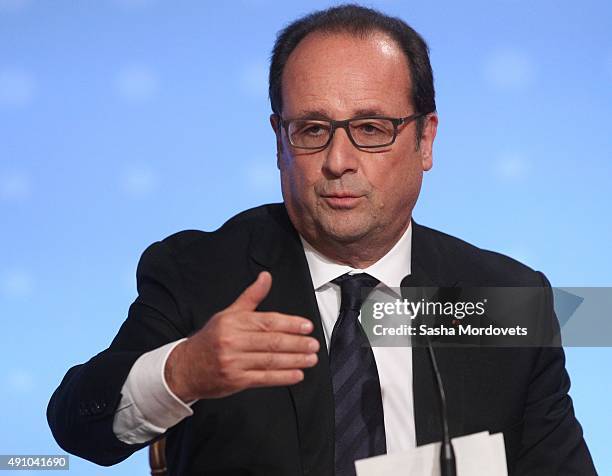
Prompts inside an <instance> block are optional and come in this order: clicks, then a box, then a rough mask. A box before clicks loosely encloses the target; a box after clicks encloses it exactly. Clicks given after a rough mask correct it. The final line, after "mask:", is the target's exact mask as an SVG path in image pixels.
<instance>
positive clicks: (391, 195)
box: [368, 156, 423, 209]
mask: <svg viewBox="0 0 612 476" xmlns="http://www.w3.org/2000/svg"><path fill="white" fill-rule="evenodd" d="M422 175H423V174H422V170H421V168H420V164H419V162H418V159H417V158H416V157H412V156H408V157H402V158H398V159H396V160H389V166H387V167H376V168H375V169H373V170H371V171H370V173H369V174H368V179H369V181H370V184H371V186H372V189H373V190H374V194H373V195H374V197H373V201H374V205H375V206H377V207H379V208H388V209H396V208H403V207H405V206H406V205H409V204H411V203H412V202H413V201H414V199H415V197H416V196H418V193H419V190H420V188H421V180H422Z"/></svg>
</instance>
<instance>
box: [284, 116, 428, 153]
mask: <svg viewBox="0 0 612 476" xmlns="http://www.w3.org/2000/svg"><path fill="white" fill-rule="evenodd" d="M427 114H429V113H422V112H420V113H416V114H411V115H410V116H405V117H387V116H362V117H353V118H351V119H344V120H342V121H334V120H331V119H315V118H308V117H300V118H297V119H288V120H285V119H283V118H282V117H281V116H280V115H279V116H278V118H279V121H280V125H281V127H282V128H283V129H285V134H286V135H287V138H288V139H289V143H290V144H291V146H292V147H295V148H296V149H310V150H319V149H321V150H323V149H325V148H326V147H327V146H328V145H329V143H330V142H331V141H332V139H333V138H334V133H335V132H336V129H344V131H345V132H346V135H347V136H348V138H349V140H350V141H351V143H352V144H353V145H354V146H355V147H356V148H357V149H379V148H381V147H388V146H390V145H392V144H393V143H394V142H395V139H396V138H397V129H398V127H399V126H401V125H404V124H409V123H410V122H412V121H414V120H415V119H418V118H419V117H424V116H426V115H427ZM367 119H386V120H388V121H390V122H391V123H392V124H393V137H392V138H391V140H390V141H389V142H387V143H386V144H380V145H359V144H357V142H355V139H353V135H352V134H351V131H350V128H349V124H350V123H351V122H353V121H363V120H367ZM308 120H311V121H318V122H323V123H327V124H329V127H330V133H329V138H328V139H327V142H326V143H325V144H323V145H320V146H316V147H309V146H303V145H295V144H294V143H293V141H292V140H291V136H290V135H289V125H290V124H291V123H292V122H294V121H308Z"/></svg>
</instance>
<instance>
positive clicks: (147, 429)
mask: <svg viewBox="0 0 612 476" xmlns="http://www.w3.org/2000/svg"><path fill="white" fill-rule="evenodd" d="M184 340H185V339H180V340H178V341H175V342H170V343H169V344H166V345H163V346H161V347H159V348H157V349H155V350H152V351H150V352H147V353H145V354H143V355H141V356H140V357H139V358H138V360H136V362H135V363H134V365H133V366H132V369H131V370H130V373H129V374H128V377H127V379H126V381H125V383H124V384H123V387H122V389H121V393H122V397H121V401H120V402H119V406H118V407H117V411H116V412H115V418H114V420H113V431H114V433H115V435H116V436H117V438H118V439H120V440H121V441H123V442H125V443H128V444H135V443H144V442H146V441H149V440H151V439H153V438H154V437H156V436H157V435H160V434H162V433H164V432H165V431H166V430H167V429H168V428H170V427H171V426H174V425H176V424H177V423H178V422H180V421H181V420H183V419H184V418H186V417H188V416H191V415H193V410H192V409H191V408H190V405H192V404H193V403H195V401H196V400H194V401H193V402H189V404H185V403H184V402H183V401H182V400H181V399H180V398H179V397H177V396H176V395H175V394H174V393H173V392H172V390H170V387H169V386H168V383H167V382H166V379H165V376H164V370H165V367H166V361H167V360H168V356H169V355H170V353H171V352H172V350H173V349H174V348H175V347H176V346H177V345H178V344H179V343H181V342H183V341H184Z"/></svg>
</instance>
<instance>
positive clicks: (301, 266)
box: [251, 207, 334, 475]
mask: <svg viewBox="0 0 612 476" xmlns="http://www.w3.org/2000/svg"><path fill="white" fill-rule="evenodd" d="M273 216H274V225H273V226H269V225H270V224H269V223H265V224H262V227H261V228H260V229H258V230H256V231H255V232H254V233H253V242H252V247H251V257H252V259H253V268H252V269H253V275H254V276H255V275H256V274H257V273H259V272H260V271H262V270H267V271H270V273H271V274H272V289H271V291H270V293H269V295H268V296H267V297H266V299H265V300H264V301H263V302H262V303H261V305H260V306H259V308H258V309H259V310H261V311H275V312H282V313H286V314H293V315H298V316H302V317H306V318H308V319H310V320H311V321H312V322H313V324H314V330H313V333H312V336H313V337H315V338H316V339H317V340H318V341H319V344H320V350H319V353H318V357H319V363H318V364H317V365H316V366H315V367H313V368H309V369H305V371H304V380H303V381H302V382H300V383H298V384H296V385H292V386H290V387H288V389H289V393H290V396H291V399H292V402H293V405H294V408H295V414H296V420H297V427H298V435H299V443H300V449H301V455H302V468H303V471H304V473H305V474H317V475H327V474H329V471H330V470H331V468H333V467H334V465H333V461H334V460H333V457H334V453H333V452H334V400H333V391H332V384H331V377H330V373H329V363H328V354H327V346H326V343H325V336H324V334H323V327H322V324H321V318H320V315H319V309H318V305H317V301H316V298H315V292H314V288H313V284H312V280H311V277H310V271H309V269H308V263H307V261H306V256H305V255H304V250H303V247H302V244H301V241H300V239H299V236H298V234H297V232H296V231H295V229H294V228H293V226H292V225H291V222H290V221H289V217H288V216H287V214H286V211H285V209H284V207H283V208H282V209H281V210H279V211H278V213H274V215H273Z"/></svg>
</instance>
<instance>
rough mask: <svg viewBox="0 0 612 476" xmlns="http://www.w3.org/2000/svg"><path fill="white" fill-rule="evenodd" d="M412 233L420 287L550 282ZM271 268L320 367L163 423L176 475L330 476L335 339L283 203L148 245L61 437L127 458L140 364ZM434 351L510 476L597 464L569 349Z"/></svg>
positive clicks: (58, 409)
mask: <svg viewBox="0 0 612 476" xmlns="http://www.w3.org/2000/svg"><path fill="white" fill-rule="evenodd" d="M412 239H413V242H412V263H411V266H412V273H413V277H412V282H413V283H414V284H422V285H434V284H435V285H438V286H453V285H456V283H462V284H465V285H474V286H477V285H487V286H548V282H547V281H546V278H545V277H544V276H543V275H542V274H541V273H537V272H535V271H533V270H531V269H529V268H527V267H526V266H524V265H522V264H520V263H518V262H517V261H514V260H512V259H510V258H508V257H505V256H502V255H500V254H497V253H492V252H489V251H484V250H481V249H478V248H476V247H474V246H472V245H469V244H468V243H465V242H463V241H461V240H458V239H456V238H453V237H451V236H448V235H445V234H443V233H440V232H438V231H434V230H432V229H429V228H426V227H424V226H420V225H418V224H416V223H414V222H413V238H412ZM262 270H268V271H270V272H271V274H272V276H273V284H272V289H271V291H270V294H269V295H268V296H267V298H266V299H265V300H264V301H263V302H262V304H261V305H260V307H259V310H270V311H278V312H283V313H288V314H295V315H301V316H305V317H307V318H309V319H311V320H312V321H313V323H314V332H313V335H314V336H315V337H317V338H318V339H319V341H320V342H321V350H320V352H319V364H318V365H317V366H315V367H314V368H312V369H307V370H306V371H305V379H304V381H302V382H301V383H299V384H297V385H294V386H291V387H276V388H261V389H252V390H246V391H243V392H240V393H238V394H235V395H232V396H229V397H226V398H221V399H213V400H200V401H198V402H196V403H195V404H194V405H193V409H194V412H195V413H194V415H193V416H192V417H189V418H187V419H185V420H183V421H182V422H180V423H179V424H178V425H176V426H175V427H173V428H170V429H169V430H168V431H167V433H166V436H167V450H166V451H167V459H168V463H169V468H170V474H173V475H195V474H197V475H218V476H221V475H224V476H229V475H253V476H255V475H258V476H275V475H278V476H280V475H283V476H285V475H287V476H289V475H291V476H294V475H313V476H332V475H333V460H334V455H333V452H334V441H333V435H334V404H333V393H332V386H331V379H330V373H329V366H328V357H327V349H326V345H325V340H324V336H323V330H322V327H321V321H320V317H319V313H318V308H317V302H316V299H315V294H314V289H313V285H312V282H311V279H310V274H309V270H308V265H307V262H306V258H305V255H304V252H303V249H302V245H301V243H300V240H299V237H298V235H297V233H296V231H295V229H294V228H293V226H292V225H291V222H290V221H289V218H288V216H287V213H286V210H285V208H284V206H283V205H281V204H275V205H265V206H262V207H258V208H255V209H252V210H248V211H246V212H243V213H241V214H239V215H237V216H235V217H234V218H232V219H231V220H229V221H228V222H227V223H226V224H225V225H223V226H222V227H221V228H220V229H219V230H217V231H214V232H210V233H207V232H201V231H183V232H180V233H177V234H175V235H172V236H170V237H168V238H166V239H165V240H163V241H161V242H157V243H154V244H153V245H151V246H150V247H149V248H148V249H147V250H146V251H145V252H144V253H143V256H142V258H141V260H140V263H139V265H138V271H137V281H138V298H137V299H136V300H135V302H134V303H133V304H132V305H131V307H130V309H129V315H128V318H127V319H126V321H125V322H124V323H123V325H122V326H121V328H120V330H119V332H118V334H117V336H116V337H115V339H114V340H113V342H112V343H111V345H110V347H109V348H108V349H106V350H104V351H103V352H101V353H99V354H98V355H96V356H95V357H93V358H92V359H91V360H89V361H88V362H86V363H84V364H81V365H77V366H75V367H73V368H71V369H70V370H69V371H68V373H67V374H66V376H65V377H64V379H63V380H62V382H61V384H60V386H59V387H58V388H57V390H56V391H55V393H54V394H53V396H52V397H51V401H50V402H49V406H48V410H47V417H48V421H49V425H50V427H51V430H52V432H53V435H54V437H55V439H56V440H57V442H58V443H59V445H60V446H61V447H62V448H63V449H64V450H66V451H68V452H70V453H73V454H75V455H78V456H80V457H83V458H86V459H88V460H90V461H93V462H95V463H98V464H101V465H113V464H116V463H118V462H120V461H122V460H124V459H125V458H127V457H128V456H130V455H131V454H132V453H133V452H134V451H136V450H138V449H140V448H142V447H143V446H145V445H128V444H125V443H123V442H121V441H119V440H118V439H117V438H116V437H115V435H114V433H113V430H112V423H113V415H114V413H115V410H116V408H117V405H118V403H119V401H120V399H121V388H122V386H123V383H124V381H125V379H126V377H127V375H128V373H129V371H130V369H131V367H132V365H133V363H134V362H135V360H136V359H138V357H139V356H140V355H142V354H143V353H144V352H147V351H150V350H152V349H155V348H157V347H159V346H161V345H163V344H166V343H168V342H171V341H174V340H177V339H180V338H182V337H186V336H189V335H191V334H192V333H194V332H195V331H196V330H197V329H199V328H201V327H202V326H203V325H204V324H205V323H206V322H207V320H208V319H209V318H210V317H211V316H212V315H213V314H215V313H216V312H218V311H220V310H222V309H224V308H225V307H227V306H228V305H229V304H230V303H232V302H233V301H234V300H235V299H236V297H237V296H238V295H239V294H240V293H241V291H242V290H243V289H244V288H245V287H247V286H248V285H249V284H251V283H252V282H253V280H254V279H255V278H256V276H257V274H258V273H259V272H260V271H262ZM551 314H552V311H551ZM552 315H553V316H554V314H552ZM437 357H438V361H439V362H438V363H439V367H440V371H441V373H442V377H443V380H444V385H445V387H446V393H447V396H448V397H447V398H448V405H449V418H450V431H451V436H459V435H463V434H470V433H474V432H477V431H482V430H490V431H491V432H497V431H503V432H504V437H505V441H506V453H507V460H508V466H509V470H510V472H511V474H517V475H526V474H532V475H561V474H563V475H570V474H572V475H581V476H585V475H591V474H595V469H594V467H593V463H592V461H591V457H590V455H589V452H588V449H587V447H586V445H585V442H584V440H583V437H582V430H581V427H580V425H579V423H578V422H577V421H576V418H575V417H574V411H573V407H572V401H571V399H570V397H569V396H568V394H567V392H568V389H569V386H570V383H569V378H568V375H567V373H566V371H565V360H564V354H563V350H562V349H560V348H525V349H516V348H514V349H511V348H510V349H508V348H506V349H499V348H498V349H493V348H489V349H487V348H472V349H460V350H458V349H446V348H440V349H438V354H437ZM427 359H428V356H427V354H426V349H423V348H414V349H413V387H414V408H415V425H416V436H417V443H418V444H419V445H421V444H425V443H429V442H432V441H437V440H440V439H441V432H440V419H439V407H438V405H439V403H438V394H437V390H436V387H435V384H434V377H433V375H432V372H431V366H430V363H429V361H428V360H427ZM144 471H145V468H143V473H144Z"/></svg>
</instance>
